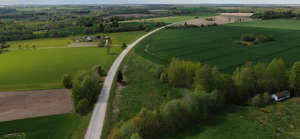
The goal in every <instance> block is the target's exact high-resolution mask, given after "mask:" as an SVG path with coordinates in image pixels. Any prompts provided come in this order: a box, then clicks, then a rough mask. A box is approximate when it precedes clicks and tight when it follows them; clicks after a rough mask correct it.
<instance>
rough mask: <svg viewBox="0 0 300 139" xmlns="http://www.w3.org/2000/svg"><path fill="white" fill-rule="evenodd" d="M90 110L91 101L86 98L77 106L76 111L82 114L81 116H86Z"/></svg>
mask: <svg viewBox="0 0 300 139" xmlns="http://www.w3.org/2000/svg"><path fill="white" fill-rule="evenodd" d="M88 108H89V101H88V100H87V99H86V98H83V99H81V100H80V101H79V102H78V104H77V106H76V111H77V112H78V113H79V114H80V115H84V114H85V113H86V112H87V111H88Z"/></svg>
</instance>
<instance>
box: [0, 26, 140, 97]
mask: <svg viewBox="0 0 300 139" xmlns="http://www.w3.org/2000/svg"><path fill="white" fill-rule="evenodd" d="M143 34H145V32H144V31H137V32H123V33H112V34H110V36H111V37H112V40H113V44H119V45H121V44H122V43H123V42H126V43H128V44H129V43H131V42H133V41H134V40H136V39H137V38H139V37H140V36H142V35H143ZM68 39H71V38H70V37H69V38H56V39H40V40H26V41H24V42H26V43H36V42H38V43H40V45H39V47H43V48H44V49H42V48H38V49H16V50H11V51H9V52H7V53H3V54H1V55H0V67H1V68H0V77H1V78H0V91H15V90H35V89H51V88H61V87H62V85H61V82H60V81H61V78H62V76H63V74H65V73H71V74H74V73H76V72H78V71H80V70H84V69H90V68H91V67H93V66H95V65H99V64H100V65H102V66H103V67H104V69H105V70H108V69H109V67H110V65H111V64H112V63H113V61H114V59H115V58H116V57H117V56H118V54H119V53H120V52H121V51H122V49H121V46H113V47H112V48H111V54H107V52H106V48H96V47H94V48H65V47H66V45H67V40H68ZM17 42H18V43H22V41H21V42H20V41H17ZM26 43H22V44H26ZM16 44H17V43H16ZM23 46H24V45H23ZM46 47H47V48H46ZM49 47H50V48H49ZM52 47H60V48H52ZM8 61H9V62H8Z"/></svg>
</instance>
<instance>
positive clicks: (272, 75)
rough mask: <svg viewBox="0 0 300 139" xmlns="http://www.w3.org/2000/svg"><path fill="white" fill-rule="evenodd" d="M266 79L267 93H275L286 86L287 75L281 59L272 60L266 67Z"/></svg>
mask: <svg viewBox="0 0 300 139" xmlns="http://www.w3.org/2000/svg"><path fill="white" fill-rule="evenodd" d="M266 78H267V79H268V80H267V87H268V91H270V92H275V91H279V90H281V89H285V88H286V87H287V86H288V74H287V69H286V66H285V63H284V61H283V60H282V59H276V58H275V59H273V60H272V62H271V63H270V64H269V65H268V66H267V70H266Z"/></svg>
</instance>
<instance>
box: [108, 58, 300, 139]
mask: <svg viewBox="0 0 300 139" xmlns="http://www.w3.org/2000/svg"><path fill="white" fill-rule="evenodd" d="M156 76H157V77H158V78H160V79H161V81H163V82H165V83H168V84H170V85H172V86H175V87H184V88H189V89H190V90H193V91H191V92H190V93H188V94H186V95H185V96H184V97H183V98H180V99H175V100H170V101H167V102H166V103H164V104H162V105H161V106H160V107H158V108H155V109H153V110H150V109H146V108H143V109H141V111H140V112H139V113H138V114H137V115H136V116H134V117H133V118H131V119H129V120H128V121H125V122H124V121H120V122H119V123H117V124H116V125H115V126H114V128H113V129H112V130H111V132H110V134H109V137H108V138H109V139H141V138H144V139H154V138H158V137H160V136H162V135H164V134H166V133H173V132H176V131H179V130H182V129H184V128H186V127H189V126H191V125H193V123H195V122H197V123H199V122H200V123H201V122H203V121H204V120H205V119H207V118H209V116H210V115H212V114H214V113H215V112H216V111H218V110H220V109H222V108H224V107H226V106H227V105H232V104H234V105H248V104H253V105H254V106H263V105H266V104H269V103H270V100H271V96H270V93H272V92H277V91H280V90H287V89H288V90H290V91H292V92H293V93H294V94H295V95H296V96H300V62H295V63H294V65H293V67H292V68H291V69H288V68H286V66H285V63H284V61H283V60H281V59H273V60H272V61H271V62H270V63H268V64H266V63H256V64H253V63H250V62H248V63H246V64H245V65H243V66H241V67H238V68H237V69H236V71H235V72H234V73H233V74H222V73H220V72H219V71H218V69H217V68H216V67H211V66H208V65H204V64H201V63H199V62H190V61H183V60H179V59H177V58H174V59H172V61H171V63H170V64H169V67H168V68H167V69H161V68H160V69H158V71H157V75H156Z"/></svg>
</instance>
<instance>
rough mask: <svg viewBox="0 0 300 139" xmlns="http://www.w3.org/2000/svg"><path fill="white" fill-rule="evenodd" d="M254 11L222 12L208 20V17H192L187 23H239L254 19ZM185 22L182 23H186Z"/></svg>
mask: <svg viewBox="0 0 300 139" xmlns="http://www.w3.org/2000/svg"><path fill="white" fill-rule="evenodd" d="M250 16H252V13H221V14H220V15H218V16H214V17H212V18H213V21H208V20H206V19H192V20H189V21H187V22H186V23H187V24H190V25H198V26H200V25H211V24H214V23H216V24H219V25H221V24H230V23H237V22H248V21H252V20H253V19H252V18H250ZM184 23H185V22H183V23H182V24H184Z"/></svg>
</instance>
